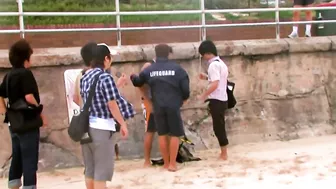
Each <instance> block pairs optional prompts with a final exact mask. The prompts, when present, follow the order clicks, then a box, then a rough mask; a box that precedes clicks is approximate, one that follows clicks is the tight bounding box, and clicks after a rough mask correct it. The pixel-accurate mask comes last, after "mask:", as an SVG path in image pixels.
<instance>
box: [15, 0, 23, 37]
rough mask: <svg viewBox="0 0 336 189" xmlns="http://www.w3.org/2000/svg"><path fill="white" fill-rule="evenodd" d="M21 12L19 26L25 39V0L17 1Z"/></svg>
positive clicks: (21, 35)
mask: <svg viewBox="0 0 336 189" xmlns="http://www.w3.org/2000/svg"><path fill="white" fill-rule="evenodd" d="M16 2H17V4H18V10H19V14H20V15H19V26H20V37H21V38H24V22H23V0H16Z"/></svg>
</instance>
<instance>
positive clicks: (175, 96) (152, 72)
mask: <svg viewBox="0 0 336 189" xmlns="http://www.w3.org/2000/svg"><path fill="white" fill-rule="evenodd" d="M145 72H146V73H148V85H149V86H150V89H151V96H152V101H153V105H154V109H155V108H157V107H163V108H172V109H175V108H180V107H181V106H182V104H183V101H184V99H185V97H186V96H189V94H188V92H189V91H188V90H189V88H188V89H185V88H183V86H182V85H183V83H181V82H183V80H185V79H187V80H188V75H187V73H186V71H185V70H184V69H183V68H182V67H181V66H180V65H178V64H177V63H175V62H174V61H171V60H168V59H164V58H158V59H157V62H156V63H155V64H153V65H151V66H150V67H148V68H147V69H146V70H145Z"/></svg>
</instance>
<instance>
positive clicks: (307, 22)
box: [279, 20, 336, 25]
mask: <svg viewBox="0 0 336 189" xmlns="http://www.w3.org/2000/svg"><path fill="white" fill-rule="evenodd" d="M319 23H322V24H323V23H336V20H313V21H297V22H294V21H288V22H279V24H280V25H290V24H319Z"/></svg>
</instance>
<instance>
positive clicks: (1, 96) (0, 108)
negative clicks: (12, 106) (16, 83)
mask: <svg viewBox="0 0 336 189" xmlns="http://www.w3.org/2000/svg"><path fill="white" fill-rule="evenodd" d="M6 77H7V76H5V78H4V80H3V82H2V83H1V85H0V114H5V113H6V111H7V108H6V104H5V98H6V97H7V94H6V93H7V92H6V86H5V85H6V82H4V81H6V80H5V79H6Z"/></svg>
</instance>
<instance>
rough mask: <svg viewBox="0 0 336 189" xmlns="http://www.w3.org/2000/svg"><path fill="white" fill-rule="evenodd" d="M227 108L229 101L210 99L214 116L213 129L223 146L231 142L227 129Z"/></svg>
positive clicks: (211, 111)
mask: <svg viewBox="0 0 336 189" xmlns="http://www.w3.org/2000/svg"><path fill="white" fill-rule="evenodd" d="M226 109H227V102H224V101H220V100H216V99H210V100H209V110H210V114H211V117H212V124H213V130H214V132H215V135H216V137H217V139H218V142H219V145H220V146H221V147H224V146H226V145H228V144H229V141H228V138H227V135H226V129H225V111H226Z"/></svg>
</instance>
